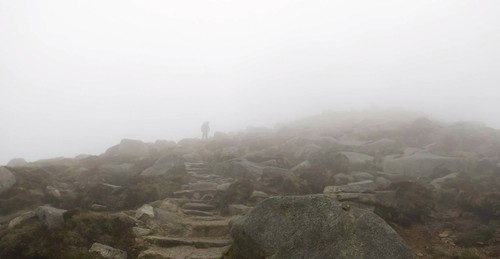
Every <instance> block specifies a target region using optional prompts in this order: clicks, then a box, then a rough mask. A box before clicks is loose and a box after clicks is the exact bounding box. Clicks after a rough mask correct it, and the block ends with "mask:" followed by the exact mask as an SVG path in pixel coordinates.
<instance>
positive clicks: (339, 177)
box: [333, 173, 356, 185]
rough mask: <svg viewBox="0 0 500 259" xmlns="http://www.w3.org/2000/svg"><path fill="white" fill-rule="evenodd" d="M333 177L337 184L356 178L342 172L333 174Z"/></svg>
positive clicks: (346, 182) (352, 180)
mask: <svg viewBox="0 0 500 259" xmlns="http://www.w3.org/2000/svg"><path fill="white" fill-rule="evenodd" d="M333 179H335V184H337V185H345V184H348V183H350V182H354V181H356V179H354V176H352V175H350V174H344V173H340V174H336V175H334V176H333Z"/></svg>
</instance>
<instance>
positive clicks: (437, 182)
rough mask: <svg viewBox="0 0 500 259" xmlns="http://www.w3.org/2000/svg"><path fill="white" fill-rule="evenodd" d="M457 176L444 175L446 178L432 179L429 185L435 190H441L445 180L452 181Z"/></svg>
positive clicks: (455, 174) (452, 174)
mask: <svg viewBox="0 0 500 259" xmlns="http://www.w3.org/2000/svg"><path fill="white" fill-rule="evenodd" d="M457 176H458V173H451V174H449V175H446V176H443V177H441V178H437V179H434V180H432V182H431V185H432V187H434V188H435V189H437V190H441V186H442V184H443V183H444V182H446V181H447V180H449V179H454V178H457Z"/></svg>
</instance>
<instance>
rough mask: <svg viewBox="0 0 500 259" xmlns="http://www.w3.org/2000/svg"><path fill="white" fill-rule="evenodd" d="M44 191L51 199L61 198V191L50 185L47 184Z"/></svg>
mask: <svg viewBox="0 0 500 259" xmlns="http://www.w3.org/2000/svg"><path fill="white" fill-rule="evenodd" d="M45 193H47V195H48V196H49V197H50V198H52V199H60V198H61V192H59V190H58V189H56V188H54V187H52V186H47V187H46V188H45Z"/></svg>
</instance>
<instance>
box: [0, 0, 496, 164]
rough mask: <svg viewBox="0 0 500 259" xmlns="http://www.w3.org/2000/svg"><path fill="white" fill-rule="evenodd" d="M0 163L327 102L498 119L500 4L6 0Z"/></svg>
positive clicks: (0, 55)
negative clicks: (17, 158) (208, 122)
mask: <svg viewBox="0 0 500 259" xmlns="http://www.w3.org/2000/svg"><path fill="white" fill-rule="evenodd" d="M0 96H1V97H2V98H1V101H0V164H2V163H6V162H7V161H8V160H9V159H11V158H14V157H24V158H26V159H27V160H34V159H40V158H48V157H55V156H70V157H71V156H75V155H77V154H80V153H91V154H99V153H101V152H103V151H104V150H105V149H106V148H107V147H109V146H111V145H114V144H116V143H118V142H119V141H120V139H122V138H136V139H142V140H144V141H154V140H156V139H173V140H178V139H181V138H184V137H200V136H199V135H200V125H201V123H202V122H203V121H205V120H209V121H210V122H211V127H212V129H213V130H215V131H229V130H234V129H239V128H244V127H246V126H247V125H254V126H272V125H274V124H275V123H277V122H284V121H289V120H293V119H296V118H298V117H302V116H307V115H311V114H316V113H319V112H321V111H323V110H326V109H332V110H338V109H341V110H345V109H363V108H366V107H369V106H372V105H375V106H378V107H392V106H398V107H404V108H408V109H418V110H423V111H425V112H430V113H432V114H436V115H437V116H442V117H445V118H448V119H450V120H455V119H465V120H476V121H484V122H486V123H487V124H488V125H490V126H494V127H498V128H500V116H498V112H499V110H500V1H498V0H471V1H466V0H435V1H425V0H422V1H403V0H393V1H381V0H377V1H374V0H367V1H355V0H349V1H332V0H330V1H327V0H325V1H317V0H307V1H291V0H279V1H278V0H265V1H261V0H253V1H236V0H233V1H229V0H226V1H221V0H182V1H180V0H178V1H168V0H150V1H145V0H141V1H106V0H99V1H68V0H57V1H55V0H45V1H28V0H0Z"/></svg>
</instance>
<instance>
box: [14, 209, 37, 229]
mask: <svg viewBox="0 0 500 259" xmlns="http://www.w3.org/2000/svg"><path fill="white" fill-rule="evenodd" d="M35 216H36V215H35V212H34V211H29V212H26V213H24V214H21V215H19V216H17V217H15V218H13V219H12V220H11V221H10V222H9V225H8V226H7V228H8V229H12V228H14V227H15V226H17V225H20V224H21V223H23V222H24V221H26V220H28V219H31V218H34V217H35Z"/></svg>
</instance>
